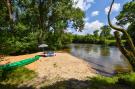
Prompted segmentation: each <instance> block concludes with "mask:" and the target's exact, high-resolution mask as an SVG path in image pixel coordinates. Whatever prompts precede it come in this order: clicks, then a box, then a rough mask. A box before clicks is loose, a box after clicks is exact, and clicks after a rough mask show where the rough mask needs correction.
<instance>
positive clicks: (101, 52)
mask: <svg viewBox="0 0 135 89" xmlns="http://www.w3.org/2000/svg"><path fill="white" fill-rule="evenodd" d="M70 53H71V54H72V55H73V56H76V57H79V58H81V59H84V60H85V61H87V62H89V63H90V65H91V67H92V68H93V69H95V70H96V71H97V73H98V74H102V75H106V76H111V75H114V74H115V73H121V72H129V71H132V68H131V65H130V64H129V62H128V60H127V59H126V58H125V57H124V56H123V55H122V54H121V52H120V51H119V49H118V48H117V47H115V46H102V45H95V44H71V45H70Z"/></svg>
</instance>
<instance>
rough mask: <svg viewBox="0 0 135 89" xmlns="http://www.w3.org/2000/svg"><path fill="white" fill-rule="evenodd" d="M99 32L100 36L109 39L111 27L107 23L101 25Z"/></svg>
mask: <svg viewBox="0 0 135 89" xmlns="http://www.w3.org/2000/svg"><path fill="white" fill-rule="evenodd" d="M101 30H102V31H101V33H100V37H101V38H103V39H109V38H111V27H110V26H108V25H105V26H103V27H101Z"/></svg>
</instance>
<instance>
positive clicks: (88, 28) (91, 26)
mask: <svg viewBox="0 0 135 89" xmlns="http://www.w3.org/2000/svg"><path fill="white" fill-rule="evenodd" d="M103 25H104V23H102V22H100V21H98V20H96V21H93V22H86V23H85V26H84V32H85V34H88V33H93V31H95V30H99V29H100V28H101V27H102V26H103Z"/></svg>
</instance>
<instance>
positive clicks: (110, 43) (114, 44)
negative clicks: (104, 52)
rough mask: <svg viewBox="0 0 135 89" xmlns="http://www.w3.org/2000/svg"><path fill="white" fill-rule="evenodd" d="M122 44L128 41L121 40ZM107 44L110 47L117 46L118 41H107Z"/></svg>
mask: <svg viewBox="0 0 135 89" xmlns="http://www.w3.org/2000/svg"><path fill="white" fill-rule="evenodd" d="M121 42H122V43H123V44H124V43H125V42H126V40H121ZM105 43H106V44H107V45H110V46H116V40H106V41H105Z"/></svg>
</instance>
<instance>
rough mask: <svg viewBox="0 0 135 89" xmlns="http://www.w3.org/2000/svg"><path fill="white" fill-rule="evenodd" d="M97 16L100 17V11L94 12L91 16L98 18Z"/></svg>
mask: <svg viewBox="0 0 135 89" xmlns="http://www.w3.org/2000/svg"><path fill="white" fill-rule="evenodd" d="M97 15H99V11H93V12H92V13H91V16H97Z"/></svg>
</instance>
